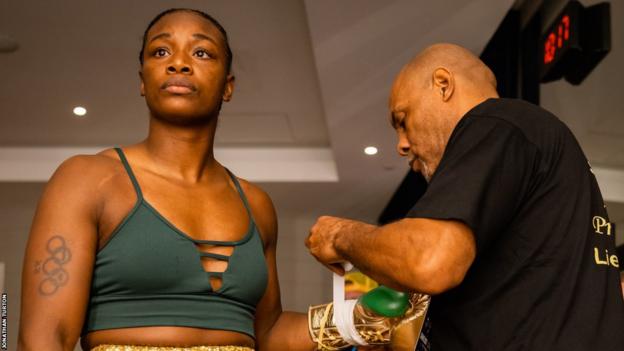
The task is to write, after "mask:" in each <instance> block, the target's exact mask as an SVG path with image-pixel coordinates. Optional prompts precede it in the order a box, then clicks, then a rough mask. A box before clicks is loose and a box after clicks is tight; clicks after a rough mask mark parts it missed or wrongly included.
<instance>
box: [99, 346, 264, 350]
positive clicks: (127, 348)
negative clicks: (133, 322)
mask: <svg viewBox="0 0 624 351" xmlns="http://www.w3.org/2000/svg"><path fill="white" fill-rule="evenodd" d="M90 351H253V349H252V348H250V347H245V346H190V347H173V346H137V345H98V346H96V347H94V348H92V349H91V350H90Z"/></svg>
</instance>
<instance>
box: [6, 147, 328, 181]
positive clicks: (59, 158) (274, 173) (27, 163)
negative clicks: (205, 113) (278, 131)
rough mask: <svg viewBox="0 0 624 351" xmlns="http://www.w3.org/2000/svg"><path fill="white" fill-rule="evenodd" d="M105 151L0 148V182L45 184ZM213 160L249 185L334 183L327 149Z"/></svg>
mask: <svg viewBox="0 0 624 351" xmlns="http://www.w3.org/2000/svg"><path fill="white" fill-rule="evenodd" d="M106 148H107V147H104V146H103V147H0V182H46V181H47V180H48V179H49V178H50V176H51V175H52V173H53V172H54V170H55V169H56V168H57V167H58V166H59V164H61V162H63V160H65V159H67V158H69V157H71V156H73V155H81V154H83V155H84V154H87V155H92V154H95V153H97V152H99V151H101V150H103V149H106ZM215 157H216V158H217V160H219V162H221V163H222V164H224V165H225V166H226V167H228V168H229V169H230V170H231V171H232V172H233V173H235V174H236V175H237V176H239V177H241V178H244V179H247V180H249V181H252V182H337V181H338V172H337V170H336V164H335V162H334V156H333V153H332V150H331V149H330V148H322V147H317V148H312V147H310V148H300V147H296V148H295V147H292V148H281V147H218V148H215Z"/></svg>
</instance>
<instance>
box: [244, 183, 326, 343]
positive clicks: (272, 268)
mask: <svg viewBox="0 0 624 351" xmlns="http://www.w3.org/2000/svg"><path fill="white" fill-rule="evenodd" d="M246 184H249V183H246ZM247 189H249V192H248V194H249V195H250V196H248V198H249V200H250V203H251V206H252V209H253V212H254V218H255V219H256V223H257V224H258V228H259V229H260V232H261V234H262V238H263V240H264V246H265V257H266V263H267V268H268V271H269V280H268V285H267V289H266V291H265V293H264V296H263V297H262V299H261V300H260V303H259V304H258V306H257V307H256V319H255V330H256V342H257V347H258V349H259V350H271V351H280V350H284V351H286V350H289V351H308V350H315V349H316V344H314V343H313V342H312V338H311V337H310V335H309V332H308V320H307V316H306V315H305V314H303V313H295V312H284V311H282V303H281V301H280V288H279V282H278V279H277V267H276V263H275V248H276V244H277V218H276V214H275V209H274V207H273V203H272V202H271V199H270V198H269V196H268V195H267V194H266V193H264V192H263V191H262V190H260V189H259V188H257V187H254V186H252V185H249V186H248V187H247ZM247 189H246V190H247Z"/></svg>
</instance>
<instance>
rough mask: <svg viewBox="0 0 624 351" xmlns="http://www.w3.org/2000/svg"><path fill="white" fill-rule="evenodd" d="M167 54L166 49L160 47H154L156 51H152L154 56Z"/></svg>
mask: <svg viewBox="0 0 624 351" xmlns="http://www.w3.org/2000/svg"><path fill="white" fill-rule="evenodd" d="M167 54H169V53H168V52H167V50H165V49H163V48H160V49H156V51H154V56H156V57H165V56H167Z"/></svg>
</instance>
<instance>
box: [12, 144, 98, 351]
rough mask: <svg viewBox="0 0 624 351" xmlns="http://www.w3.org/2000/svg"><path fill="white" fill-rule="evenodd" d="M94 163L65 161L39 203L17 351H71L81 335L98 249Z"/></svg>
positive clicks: (24, 284) (83, 159)
mask: <svg viewBox="0 0 624 351" xmlns="http://www.w3.org/2000/svg"><path fill="white" fill-rule="evenodd" d="M92 163H93V162H92V161H91V159H90V156H76V157H72V158H70V159H68V160H67V161H65V162H64V163H63V164H62V165H61V166H60V167H59V168H58V169H57V171H56V172H55V174H54V175H53V176H52V178H51V179H50V181H49V182H48V184H47V186H46V188H45V190H44V192H43V195H42V197H41V199H40V201H39V205H38V207H37V211H36V214H35V217H34V220H33V224H32V227H31V231H30V236H29V238H28V244H27V247H26V254H25V257H24V264H23V268H22V269H23V271H22V295H21V301H22V303H21V318H20V327H19V340H18V346H17V349H18V350H20V351H30V350H50V351H54V350H59V351H60V350H73V349H74V346H75V345H76V342H77V341H78V338H79V336H80V330H81V328H82V323H83V319H84V316H85V311H86V308H87V303H88V298H89V288H90V282H91V273H92V269H93V261H94V256H95V252H96V247H97V229H96V228H97V214H96V212H97V211H96V209H97V206H96V205H97V203H96V202H97V199H96V196H95V193H96V190H95V189H96V188H97V184H94V183H95V179H97V177H94V176H92V175H93V174H94V173H95V172H96V169H95V167H94V166H93V165H92Z"/></svg>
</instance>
